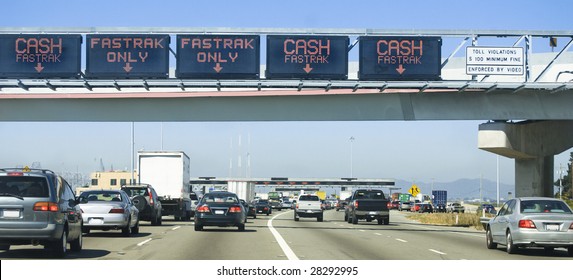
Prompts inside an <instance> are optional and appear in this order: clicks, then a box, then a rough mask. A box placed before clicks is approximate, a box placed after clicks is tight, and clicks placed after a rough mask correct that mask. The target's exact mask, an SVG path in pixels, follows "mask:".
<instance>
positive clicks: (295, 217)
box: [294, 212, 299, 222]
mask: <svg viewBox="0 0 573 280" xmlns="http://www.w3.org/2000/svg"><path fill="white" fill-rule="evenodd" d="M294 221H295V222H298V221H299V218H298V216H297V215H296V212H294Z"/></svg>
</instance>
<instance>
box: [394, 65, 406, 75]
mask: <svg viewBox="0 0 573 280" xmlns="http://www.w3.org/2000/svg"><path fill="white" fill-rule="evenodd" d="M396 71H398V73H400V75H402V74H403V73H404V71H406V68H404V66H403V65H402V64H400V66H398V68H396Z"/></svg>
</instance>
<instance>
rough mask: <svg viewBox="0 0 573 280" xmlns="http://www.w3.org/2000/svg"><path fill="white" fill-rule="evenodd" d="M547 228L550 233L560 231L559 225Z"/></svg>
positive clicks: (547, 226)
mask: <svg viewBox="0 0 573 280" xmlns="http://www.w3.org/2000/svg"><path fill="white" fill-rule="evenodd" d="M545 227H546V228H547V230H548V231H559V225H558V224H547V225H546V226H545Z"/></svg>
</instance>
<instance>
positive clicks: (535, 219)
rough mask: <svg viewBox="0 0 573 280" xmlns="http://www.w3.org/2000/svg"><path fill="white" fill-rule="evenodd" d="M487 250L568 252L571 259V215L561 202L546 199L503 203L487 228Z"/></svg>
mask: <svg viewBox="0 0 573 280" xmlns="http://www.w3.org/2000/svg"><path fill="white" fill-rule="evenodd" d="M486 244H487V248H488V249H495V248H497V245H498V244H502V245H505V246H506V250H507V253H509V254H514V253H516V252H517V250H518V249H519V248H525V247H543V248H545V250H546V251H547V252H552V251H553V249H554V248H559V247H564V248H567V251H568V253H569V256H573V211H572V210H571V208H570V207H569V206H568V205H567V204H566V203H565V202H563V201H562V200H559V199H555V198H547V197H528V198H515V199H512V200H509V201H508V202H506V203H505V204H504V205H503V207H501V209H500V210H499V212H498V213H497V215H496V216H495V217H494V218H492V219H491V220H490V221H489V222H488V224H487V227H486Z"/></svg>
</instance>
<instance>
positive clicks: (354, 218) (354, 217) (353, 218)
mask: <svg viewBox="0 0 573 280" xmlns="http://www.w3.org/2000/svg"><path fill="white" fill-rule="evenodd" d="M352 224H353V225H356V224H358V219H357V218H356V215H352Z"/></svg>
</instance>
